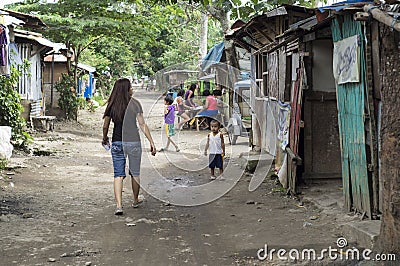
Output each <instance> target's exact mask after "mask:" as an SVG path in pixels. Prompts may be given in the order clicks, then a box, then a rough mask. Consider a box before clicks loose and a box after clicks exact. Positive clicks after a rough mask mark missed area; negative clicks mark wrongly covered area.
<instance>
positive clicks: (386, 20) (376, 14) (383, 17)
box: [363, 5, 400, 31]
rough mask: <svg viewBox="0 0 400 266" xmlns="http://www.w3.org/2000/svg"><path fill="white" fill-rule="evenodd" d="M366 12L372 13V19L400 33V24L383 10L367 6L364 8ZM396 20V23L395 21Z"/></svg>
mask: <svg viewBox="0 0 400 266" xmlns="http://www.w3.org/2000/svg"><path fill="white" fill-rule="evenodd" d="M363 9H364V11H365V12H369V13H371V15H372V17H373V18H374V19H376V20H377V21H379V22H382V23H383V24H385V25H387V26H389V27H391V28H393V29H395V30H397V31H400V22H397V21H396V19H395V18H393V17H391V16H389V15H388V14H386V13H385V12H383V11H382V10H379V9H378V7H377V6H374V5H366V6H364V7H363ZM393 20H394V21H393Z"/></svg>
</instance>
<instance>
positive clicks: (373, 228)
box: [342, 220, 381, 249]
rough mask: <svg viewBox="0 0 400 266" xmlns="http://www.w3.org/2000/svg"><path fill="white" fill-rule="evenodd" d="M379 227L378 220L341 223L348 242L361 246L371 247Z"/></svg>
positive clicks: (377, 235) (377, 234) (375, 239)
mask: <svg viewBox="0 0 400 266" xmlns="http://www.w3.org/2000/svg"><path fill="white" fill-rule="evenodd" d="M380 229H381V221H380V220H368V221H352V222H349V223H345V224H343V225H342V232H343V235H344V236H345V237H346V239H347V240H348V242H356V243H357V245H359V246H360V247H363V248H369V249H373V248H374V245H375V243H376V241H377V240H378V237H379V233H380Z"/></svg>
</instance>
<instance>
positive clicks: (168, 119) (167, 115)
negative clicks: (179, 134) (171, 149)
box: [160, 96, 179, 152]
mask: <svg viewBox="0 0 400 266" xmlns="http://www.w3.org/2000/svg"><path fill="white" fill-rule="evenodd" d="M173 102H174V100H173V99H172V97H171V96H167V97H165V99H164V123H165V132H166V133H167V138H168V141H167V145H166V146H165V147H164V148H161V149H160V151H165V150H167V149H168V146H169V144H170V143H172V145H174V146H175V149H176V151H177V152H179V148H178V145H176V143H175V142H174V141H173V140H172V139H171V137H172V136H174V135H175V127H174V123H175V106H174V105H173V104H172V103H173Z"/></svg>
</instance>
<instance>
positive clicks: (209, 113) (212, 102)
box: [197, 90, 218, 128]
mask: <svg viewBox="0 0 400 266" xmlns="http://www.w3.org/2000/svg"><path fill="white" fill-rule="evenodd" d="M214 91H215V90H214ZM203 95H204V96H207V97H206V101H205V103H204V106H203V109H201V110H200V112H199V113H197V116H206V117H207V120H211V118H212V117H215V116H217V115H218V102H217V98H216V97H215V96H214V95H210V91H209V90H205V91H204V93H203ZM207 124H209V123H207ZM208 127H209V126H208V125H207V126H206V127H205V128H208Z"/></svg>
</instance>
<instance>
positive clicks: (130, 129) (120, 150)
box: [102, 78, 156, 215]
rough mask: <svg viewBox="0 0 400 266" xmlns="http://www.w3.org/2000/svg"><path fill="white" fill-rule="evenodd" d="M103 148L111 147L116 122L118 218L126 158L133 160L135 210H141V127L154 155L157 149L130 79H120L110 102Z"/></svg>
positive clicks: (114, 150) (114, 151)
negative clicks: (110, 128)
mask: <svg viewBox="0 0 400 266" xmlns="http://www.w3.org/2000/svg"><path fill="white" fill-rule="evenodd" d="M103 118H104V124H103V141H102V144H103V145H109V139H108V129H109V126H110V121H111V120H112V121H113V123H114V129H113V133H112V144H111V155H112V160H113V166H114V195H115V201H116V205H117V206H116V209H115V213H114V214H115V215H122V214H123V211H122V188H123V180H124V179H125V177H126V173H125V165H126V156H128V160H129V175H130V176H131V184H132V191H133V204H132V206H133V207H134V208H136V207H138V206H139V204H140V203H141V201H140V200H139V190H140V182H139V176H140V162H141V155H142V147H141V143H140V135H139V130H138V125H137V124H139V127H140V129H141V130H142V131H143V133H144V135H145V136H146V138H147V139H148V140H149V142H150V151H151V154H152V155H153V156H154V155H155V154H156V147H155V146H154V142H153V138H152V137H151V134H150V130H149V128H148V126H147V125H146V123H145V121H144V118H143V109H142V105H141V104H140V102H139V101H138V100H137V99H135V98H133V97H132V86H131V82H130V81H129V79H126V78H121V79H118V80H117V81H116V82H115V84H114V88H113V90H112V92H111V95H110V98H109V99H108V103H107V108H106V111H105V112H104V116H103Z"/></svg>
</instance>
